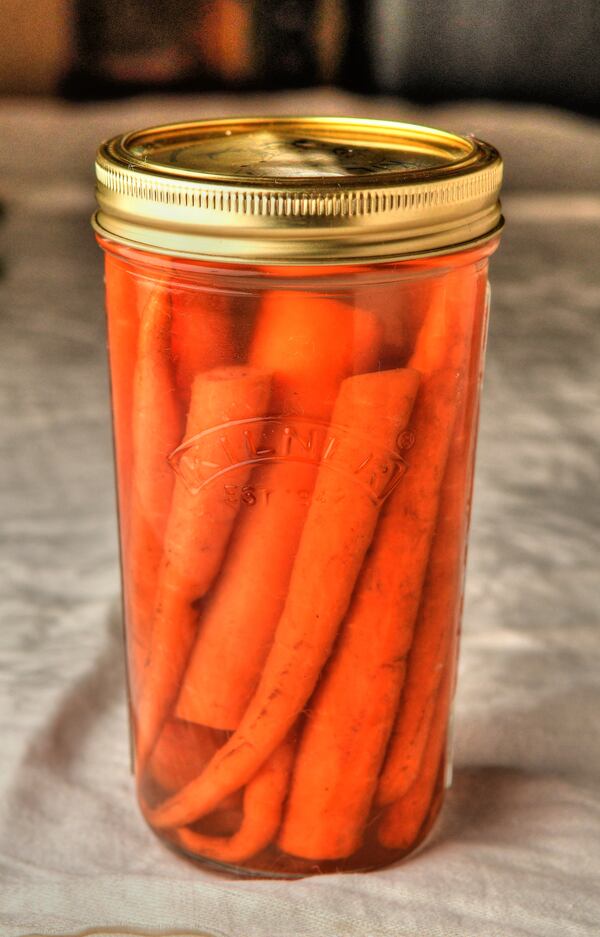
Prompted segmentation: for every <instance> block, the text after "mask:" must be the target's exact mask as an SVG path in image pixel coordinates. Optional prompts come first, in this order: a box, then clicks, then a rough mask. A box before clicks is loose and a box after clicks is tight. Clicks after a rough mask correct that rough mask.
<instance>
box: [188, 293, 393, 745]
mask: <svg viewBox="0 0 600 937" xmlns="http://www.w3.org/2000/svg"><path fill="white" fill-rule="evenodd" d="M378 334H379V333H378V329H377V323H376V321H375V319H374V317H373V316H372V315H370V314H367V313H363V312H362V311H361V310H356V311H355V310H353V309H352V308H351V307H348V306H346V305H345V304H343V303H340V302H337V301H334V300H330V299H326V298H324V297H321V296H311V294H309V293H298V292H295V291H288V292H283V291H281V292H280V291H271V292H269V293H268V294H267V296H266V297H265V299H264V302H263V305H262V308H261V311H260V314H259V318H258V324H257V329H256V334H255V337H254V341H253V343H252V346H251V349H250V361H251V363H252V364H254V365H255V366H257V367H261V368H267V369H269V370H273V372H274V377H273V392H272V398H271V407H270V409H271V413H273V414H284V415H287V414H301V415H302V416H303V417H307V418H308V422H306V423H302V422H301V423H300V424H296V423H295V422H294V421H293V420H292V421H287V423H286V421H285V420H284V421H282V422H281V424H280V426H279V427H278V428H277V429H276V431H275V432H274V435H273V436H272V437H270V438H269V439H268V440H265V447H266V448H269V449H271V450H272V451H273V452H274V454H279V455H281V453H282V452H284V453H285V452H287V453H288V458H286V459H283V460H282V459H280V460H279V461H276V462H269V463H266V464H264V465H262V466H261V467H259V468H258V469H257V470H256V471H255V473H254V475H253V478H252V486H253V491H254V492H255V493H256V494H255V497H256V503H255V504H253V505H252V506H251V507H249V508H247V509H246V510H245V513H244V514H243V515H242V516H241V518H240V523H239V524H238V528H237V530H236V533H235V534H234V537H233V539H232V544H231V547H230V550H229V554H228V557H227V560H226V563H225V567H224V569H223V573H222V575H221V576H220V578H219V581H218V583H217V584H216V587H215V590H214V593H213V595H212V596H211V597H210V599H209V602H208V605H207V608H206V610H205V611H204V613H203V616H202V623H201V628H200V631H199V633H198V637H197V639H196V643H195V645H194V651H193V654H192V657H191V659H190V664H189V666H188V669H187V672H186V675H185V678H184V681H183V685H182V688H181V693H180V695H179V702H178V705H177V714H178V716H179V717H180V718H182V719H188V720H193V721H196V722H200V723H203V724H206V725H211V726H214V727H217V728H223V729H234V728H235V727H236V726H237V725H238V724H239V721H240V719H241V718H242V715H243V713H244V710H245V708H246V706H247V704H248V702H249V700H250V698H251V697H252V694H253V692H254V690H255V689H256V686H257V685H258V680H259V678H260V672H261V668H262V665H263V664H264V661H265V659H266V656H267V654H268V652H269V648H270V645H271V642H272V640H273V634H274V631H275V628H276V626H277V622H278V620H279V617H280V615H281V612H282V610H283V606H284V603H285V595H286V589H287V585H288V582H289V578H290V575H291V571H292V566H293V562H294V556H295V553H296V550H297V547H298V542H299V540H300V535H301V533H302V527H303V524H304V521H305V518H306V514H307V511H308V504H309V499H310V494H311V491H312V489H313V487H314V484H315V479H316V474H317V467H316V465H315V464H314V455H312V452H311V446H312V447H314V446H315V445H316V438H317V435H318V433H319V431H321V432H325V431H326V429H325V426H324V425H323V424H324V421H326V420H328V418H329V416H330V415H331V410H332V407H333V403H334V401H335V396H336V394H337V390H338V386H339V382H340V380H341V379H342V378H343V377H345V376H346V375H348V374H350V373H352V371H353V370H357V369H358V370H362V369H363V368H364V367H368V366H370V365H372V364H374V363H375V361H376V356H377V348H378ZM298 426H299V428H297V427H298ZM315 426H316V430H315ZM319 428H320V429H319ZM286 434H287V437H286ZM293 454H296V457H297V458H298V460H299V461H294V462H291V461H290V459H289V455H293ZM242 649H243V651H242Z"/></svg>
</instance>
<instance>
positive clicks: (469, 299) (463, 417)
mask: <svg viewBox="0 0 600 937" xmlns="http://www.w3.org/2000/svg"><path fill="white" fill-rule="evenodd" d="M447 279H448V284H449V285H448V298H449V314H450V316H452V318H448V325H447V326H446V328H448V327H449V326H450V323H451V322H452V321H453V322H454V323H455V327H454V329H453V331H452V333H451V336H448V337H447V338H446V341H444V323H443V321H442V320H441V316H440V315H439V314H437V313H436V312H435V310H434V311H433V314H432V316H431V317H430V319H429V320H428V321H427V322H426V323H425V325H424V327H423V330H422V332H421V333H420V335H419V336H418V339H417V343H416V346H415V350H414V352H413V356H412V359H411V361H413V362H415V361H421V362H424V363H426V364H428V365H431V364H433V365H436V364H439V363H440V361H441V362H443V361H444V352H443V346H444V344H445V345H446V353H445V360H446V361H448V362H449V363H450V364H451V365H452V368H453V369H454V368H455V367H456V368H458V369H459V370H458V371H456V372H454V370H452V371H451V372H450V377H448V378H443V377H442V376H441V374H438V375H435V379H436V380H437V381H438V382H439V381H440V380H451V379H452V375H454V379H455V381H457V382H458V383H457V384H455V390H454V392H453V393H452V394H451V396H453V397H454V403H453V404H452V407H453V409H454V413H452V412H451V409H450V408H448V411H447V415H446V418H445V423H446V433H445V434H444V432H443V431H441V432H440V433H439V435H438V444H439V446H440V448H439V451H438V459H439V464H440V467H441V470H442V472H443V473H444V478H443V483H442V485H441V486H440V484H439V483H438V485H437V487H436V488H434V487H433V486H432V487H431V495H430V499H429V509H430V512H429V524H428V534H427V537H426V538H425V540H424V541H421V543H422V546H423V547H424V549H422V550H421V551H420V554H419V556H418V560H417V562H416V564H415V565H413V571H414V572H416V566H418V568H419V573H420V577H421V578H420V584H419V586H418V588H415V591H414V595H413V598H414V599H416V600H417V601H416V602H413V605H412V610H411V616H412V625H413V627H412V629H411V638H409V642H410V640H412V632H414V643H413V647H412V648H411V655H410V657H409V669H408V672H407V680H408V685H406V686H405V688H404V690H403V693H402V698H401V701H400V706H399V711H398V714H397V718H396V721H395V725H394V728H393V731H392V734H391V737H390V741H389V745H388V750H387V755H386V759H385V763H384V766H383V770H382V772H381V777H380V779H379V785H378V791H377V801H378V803H379V804H381V805H385V804H389V803H391V802H392V801H394V800H397V799H398V797H400V796H401V794H402V792H403V791H405V790H406V789H407V786H408V785H409V784H410V779H411V778H412V777H414V775H415V772H416V771H417V770H418V766H419V763H420V758H421V755H422V750H423V744H424V739H425V737H426V734H427V731H428V726H429V723H430V721H431V718H432V714H433V708H434V705H435V686H437V683H439V671H440V666H441V665H442V664H443V662H444V660H445V655H447V653H448V652H449V651H448V649H449V646H450V640H451V636H452V633H453V632H454V630H455V628H456V620H457V617H458V613H459V605H458V604H457V603H458V602H460V575H461V566H462V561H463V555H462V550H463V538H464V531H465V530H466V521H467V500H466V499H467V488H468V478H467V475H466V474H465V473H466V472H467V471H468V472H470V471H471V462H472V458H471V453H472V450H473V446H474V433H473V426H472V420H473V416H474V407H475V405H476V401H477V392H478V387H477V381H476V380H475V374H474V373H473V368H474V367H476V368H477V369H478V368H479V354H480V342H481V334H480V329H481V322H480V321H478V319H476V320H475V334H474V335H473V326H472V325H471V318H472V316H473V313H474V311H475V310H474V303H475V300H476V294H477V290H478V281H477V278H476V276H475V272H474V271H473V270H472V269H471V268H465V269H464V270H462V269H459V270H457V271H455V272H454V273H453V274H451V275H449V276H448V278H447ZM426 329H427V330H428V332H429V337H430V338H431V339H432V341H431V342H430V343H429V344H428V343H427V337H428V336H427V335H424V333H425V331H426ZM471 339H473V343H472V342H471ZM471 345H472V347H471ZM442 373H443V372H442ZM426 384H427V382H426ZM446 399H448V398H447V396H446ZM443 400H444V395H443V394H440V402H439V403H438V404H437V405H436V403H435V401H433V402H432V406H431V409H432V411H433V409H434V408H437V411H438V412H437V416H438V418H439V417H440V415H442V410H441V409H440V408H441V407H442V406H443ZM424 419H426V416H425V417H424ZM452 437H454V438H453V440H452V444H451V447H450V442H451V439H452ZM444 438H445V443H444ZM467 446H468V449H467V448H466V447H467ZM444 452H445V455H444ZM438 506H439V508H438ZM438 515H439V516H438ZM436 521H437V528H438V529H436V526H435V525H436ZM428 564H429V566H428ZM426 573H427V579H425V574H426ZM419 605H420V606H421V609H420V611H419V617H418V620H416V615H417V609H418V606H419ZM415 621H416V624H415ZM415 648H416V650H415ZM413 651H414V656H413ZM411 658H412V660H411ZM418 662H420V663H418ZM411 665H412V666H411ZM413 667H415V668H416V674H414V675H413V676H411V669H412V668H413ZM430 683H431V685H432V686H433V687H434V689H433V690H432V691H431V692H430V691H429V689H428V687H429V685H430ZM409 701H410V702H409ZM405 710H406V711H405ZM410 739H412V741H409V740H410Z"/></svg>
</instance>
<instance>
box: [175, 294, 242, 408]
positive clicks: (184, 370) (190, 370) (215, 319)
mask: <svg viewBox="0 0 600 937" xmlns="http://www.w3.org/2000/svg"><path fill="white" fill-rule="evenodd" d="M171 304H172V307H173V327H172V330H171V347H172V353H173V362H174V365H175V380H176V383H177V390H178V392H179V396H180V398H181V400H182V401H183V404H184V408H185V410H186V411H187V409H188V407H189V403H190V397H191V393H192V384H193V382H194V378H195V376H196V374H199V373H200V372H201V371H206V370H207V368H216V367H219V365H224V364H230V363H232V361H233V347H234V343H233V337H232V321H231V315H230V310H229V300H228V297H227V296H226V295H225V294H223V293H214V292H212V293H211V292H209V291H208V290H201V289H198V288H196V289H193V290H192V289H178V288H177V287H176V285H175V284H172V286H171Z"/></svg>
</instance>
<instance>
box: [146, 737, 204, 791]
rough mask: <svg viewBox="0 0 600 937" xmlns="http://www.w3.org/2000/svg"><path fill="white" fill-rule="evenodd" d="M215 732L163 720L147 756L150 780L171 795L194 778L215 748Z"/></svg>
mask: <svg viewBox="0 0 600 937" xmlns="http://www.w3.org/2000/svg"><path fill="white" fill-rule="evenodd" d="M215 735H216V733H215V732H214V731H213V730H212V729H208V728H207V727H206V726H199V725H196V723H194V722H182V721H181V720H180V719H167V720H166V722H165V724H164V725H163V728H162V732H161V733H160V735H159V737H158V741H157V743H156V745H155V746H154V749H153V751H152V757H151V758H150V764H149V767H150V773H151V775H152V778H153V780H154V782H155V783H156V784H158V785H159V786H160V787H161V788H162V790H163V791H165V792H166V793H169V794H172V793H173V792H174V791H177V790H179V788H181V787H184V785H186V784H187V783H188V782H189V781H191V780H192V779H193V778H195V777H197V776H198V775H199V774H200V772H201V771H202V769H203V768H204V766H205V764H206V763H207V762H208V761H210V759H211V758H212V756H213V755H214V753H215V752H216V750H217V749H218V747H219V745H218V743H217V741H216V739H215Z"/></svg>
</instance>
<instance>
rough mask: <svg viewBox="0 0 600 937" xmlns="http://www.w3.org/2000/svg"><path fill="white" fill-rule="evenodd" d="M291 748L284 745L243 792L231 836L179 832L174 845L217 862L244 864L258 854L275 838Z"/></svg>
mask: <svg viewBox="0 0 600 937" xmlns="http://www.w3.org/2000/svg"><path fill="white" fill-rule="evenodd" d="M292 758H293V746H292V744H291V742H289V741H285V742H283V743H282V744H281V745H280V746H279V748H276V749H275V751H274V752H273V754H272V755H271V756H270V757H269V758H268V759H267V761H266V762H265V763H264V764H263V765H262V767H261V768H260V769H259V770H258V772H257V773H256V774H255V775H254V777H253V778H252V780H251V781H249V783H248V785H247V787H246V789H245V791H244V803H243V810H244V814H243V820H242V823H241V826H240V827H239V829H238V830H237V831H236V832H235V833H233V835H231V836H227V837H226V836H209V835H207V834H205V833H196V832H194V831H193V830H190V829H185V828H183V829H178V830H177V832H176V834H175V836H176V840H177V842H178V843H179V844H180V845H181V846H182V847H183V848H184V849H185V850H187V851H188V852H191V853H193V854H194V855H196V856H204V857H206V858H207V859H214V860H215V861H217V862H244V861H245V860H246V859H250V858H251V857H252V856H254V855H256V853H258V852H261V850H263V849H265V847H266V846H268V845H269V843H270V842H272V840H273V839H274V838H275V836H276V835H277V830H278V828H279V824H280V822H281V812H282V807H283V802H284V799H285V795H286V791H287V786H288V780H289V776H290V770H291V767H292Z"/></svg>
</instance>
